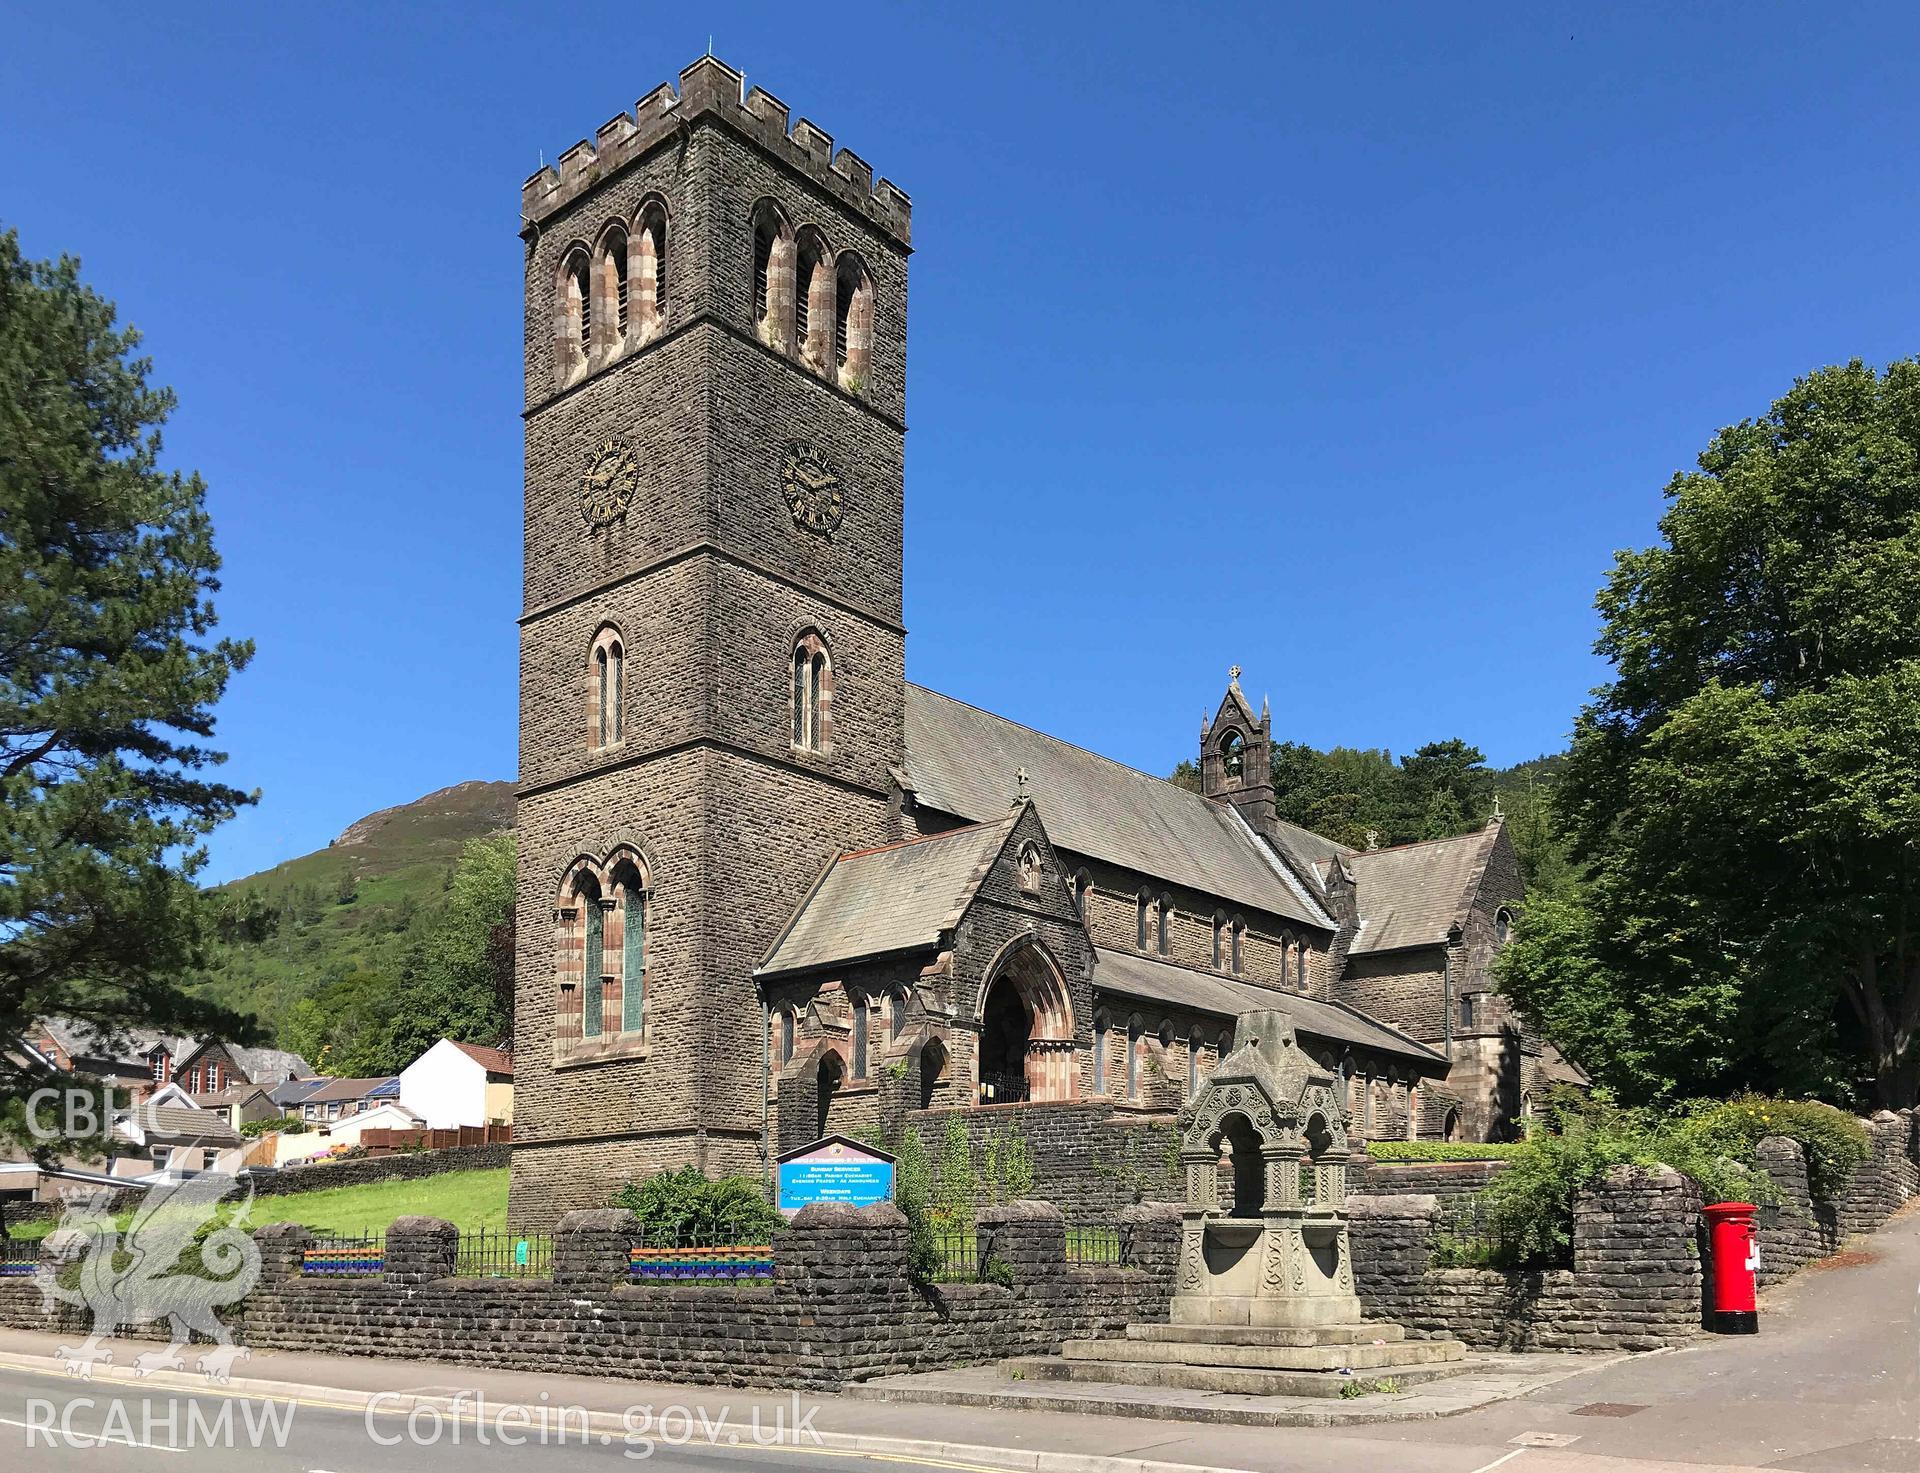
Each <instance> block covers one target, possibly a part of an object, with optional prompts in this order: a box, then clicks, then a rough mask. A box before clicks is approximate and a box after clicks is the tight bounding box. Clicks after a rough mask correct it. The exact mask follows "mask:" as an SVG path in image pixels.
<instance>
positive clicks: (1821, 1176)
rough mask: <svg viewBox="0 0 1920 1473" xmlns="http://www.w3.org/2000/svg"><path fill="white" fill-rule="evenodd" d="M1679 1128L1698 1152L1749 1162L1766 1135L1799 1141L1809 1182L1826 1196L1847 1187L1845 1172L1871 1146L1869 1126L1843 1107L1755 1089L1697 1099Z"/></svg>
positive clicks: (1816, 1193) (1864, 1156) (1869, 1151)
mask: <svg viewBox="0 0 1920 1473" xmlns="http://www.w3.org/2000/svg"><path fill="white" fill-rule="evenodd" d="M1675 1134H1676V1136H1678V1137H1680V1138H1682V1139H1684V1140H1686V1141H1688V1142H1690V1143H1691V1145H1692V1147H1693V1149H1694V1150H1695V1151H1696V1152H1698V1153H1700V1154H1706V1155H1712V1156H1725V1157H1730V1158H1732V1159H1734V1160H1738V1161H1742V1162H1745V1163H1748V1164H1751V1163H1752V1162H1753V1160H1754V1148H1755V1147H1756V1146H1758V1145H1759V1143H1760V1142H1761V1141H1763V1140H1765V1139H1766V1138H1767V1137H1768V1136H1784V1137H1786V1138H1787V1139H1788V1140H1792V1141H1798V1142H1799V1143H1800V1148H1801V1150H1802V1151H1804V1152H1805V1153H1806V1158H1807V1183H1808V1186H1809V1187H1810V1188H1811V1190H1812V1192H1813V1195H1814V1196H1816V1197H1818V1198H1820V1199H1821V1200H1822V1201H1827V1202H1831V1201H1833V1200H1834V1199H1836V1198H1837V1197H1838V1196H1839V1195H1840V1194H1841V1192H1842V1191H1843V1190H1845V1188H1846V1184H1847V1177H1848V1176H1849V1175H1850V1174H1851V1173H1852V1172H1853V1169H1854V1168H1855V1167H1857V1166H1859V1165H1860V1164H1861V1163H1862V1162H1863V1161H1865V1160H1866V1159H1867V1157H1868V1156H1869V1155H1871V1154H1872V1152H1873V1144H1872V1141H1871V1140H1870V1139H1869V1137H1868V1135H1867V1128H1866V1127H1865V1126H1864V1125H1862V1124H1861V1123H1860V1122H1859V1121H1858V1120H1856V1119H1854V1118H1853V1117H1852V1116H1851V1115H1849V1114H1847V1113H1846V1112H1845V1111H1844V1110H1836V1109H1835V1108H1834V1107H1833V1106H1832V1105H1823V1104H1821V1103H1819V1102H1818V1101H1817V1100H1776V1099H1769V1098H1767V1097H1766V1096H1765V1095H1756V1094H1744V1095H1737V1096H1735V1097H1734V1098H1733V1099H1730V1100H1719V1101H1716V1100H1702V1101H1698V1102H1696V1103H1695V1104H1693V1105H1691V1106H1689V1107H1688V1111H1687V1114H1686V1115H1685V1117H1684V1118H1683V1119H1682V1120H1681V1121H1679V1122H1678V1123H1677V1124H1676V1126H1675ZM1702 1185H1703V1186H1704V1185H1706V1184H1705V1183H1702ZM1769 1185H1771V1184H1769ZM1775 1195H1776V1196H1777V1191H1776V1193H1775ZM1721 1200H1727V1199H1725V1198H1722V1199H1721Z"/></svg>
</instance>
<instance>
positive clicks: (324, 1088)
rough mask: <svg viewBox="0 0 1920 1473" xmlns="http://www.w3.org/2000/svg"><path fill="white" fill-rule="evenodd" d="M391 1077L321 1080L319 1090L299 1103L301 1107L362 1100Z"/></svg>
mask: <svg viewBox="0 0 1920 1473" xmlns="http://www.w3.org/2000/svg"><path fill="white" fill-rule="evenodd" d="M393 1077H394V1076H392V1075H380V1076H377V1077H374V1078H367V1079H326V1080H322V1081H321V1083H320V1088H318V1089H316V1090H315V1091H314V1092H313V1093H312V1094H309V1095H303V1096H301V1098H300V1103H301V1104H303V1105H324V1104H327V1103H329V1102H331V1101H333V1100H364V1099H366V1098H367V1097H368V1096H369V1095H371V1094H372V1093H373V1091H374V1089H375V1088H376V1087H377V1086H379V1085H382V1084H385V1083H387V1082H388V1081H389V1080H390V1079H392V1078H393Z"/></svg>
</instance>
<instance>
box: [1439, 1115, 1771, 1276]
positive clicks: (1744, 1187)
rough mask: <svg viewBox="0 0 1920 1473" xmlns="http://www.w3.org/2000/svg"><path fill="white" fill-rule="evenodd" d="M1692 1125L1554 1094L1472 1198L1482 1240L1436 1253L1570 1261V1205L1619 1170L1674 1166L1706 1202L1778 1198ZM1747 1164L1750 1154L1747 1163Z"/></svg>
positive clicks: (1498, 1262)
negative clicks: (1505, 1161)
mask: <svg viewBox="0 0 1920 1473" xmlns="http://www.w3.org/2000/svg"><path fill="white" fill-rule="evenodd" d="M1690 1124H1691V1121H1689V1120H1672V1119H1667V1118H1663V1117H1661V1116H1659V1115H1657V1114H1654V1113H1652V1112H1650V1111H1645V1110H1625V1109H1621V1108H1620V1107H1618V1106H1616V1105H1614V1104H1613V1103H1612V1102H1611V1101H1610V1100H1608V1099H1607V1098H1606V1097H1605V1096H1604V1095H1600V1094H1596V1095H1595V1096H1594V1097H1592V1098H1591V1099H1583V1098H1581V1097H1580V1096H1579V1095H1578V1094H1577V1093H1574V1092H1571V1091H1568V1092H1564V1093H1561V1094H1559V1095H1556V1096H1555V1098H1554V1099H1553V1100H1552V1101H1551V1102H1550V1104H1549V1105H1548V1107H1547V1109H1546V1110H1545V1111H1544V1112H1543V1114H1542V1115H1541V1116H1539V1117H1536V1119H1535V1121H1534V1124H1533V1127H1532V1129H1530V1130H1529V1132H1528V1135H1527V1139H1526V1140H1525V1141H1524V1142H1523V1143H1522V1148H1521V1149H1520V1150H1518V1151H1516V1152H1514V1153H1513V1154H1512V1155H1511V1156H1510V1157H1509V1158H1508V1160H1509V1162H1510V1165H1509V1166H1508V1168H1507V1169H1506V1170H1505V1171H1503V1172H1501V1173H1500V1175H1498V1176H1496V1177H1495V1178H1494V1179H1493V1180H1492V1181H1491V1182H1490V1183H1488V1184H1487V1186H1485V1187H1484V1188H1482V1189H1481V1190H1480V1191H1479V1192H1478V1193H1476V1194H1475V1203H1476V1207H1477V1210H1478V1213H1479V1214H1480V1217H1481V1221H1482V1224H1483V1226H1484V1232H1483V1234H1482V1235H1481V1236H1480V1237H1479V1240H1478V1242H1477V1243H1476V1242H1469V1241H1448V1235H1447V1234H1446V1233H1445V1232H1443V1233H1442V1234H1441V1235H1440V1239H1439V1240H1438V1241H1437V1242H1436V1250H1437V1251H1438V1252H1440V1253H1443V1254H1447V1255H1451V1256H1452V1258H1453V1261H1456V1262H1471V1261H1475V1255H1476V1253H1478V1255H1479V1261H1482V1262H1487V1263H1491V1264H1492V1265H1493V1266H1495V1267H1500V1268H1537V1267H1547V1266H1551V1265H1555V1264H1564V1263H1567V1262H1569V1261H1570V1257H1571V1254H1572V1249H1573V1203H1574V1198H1575V1197H1577V1196H1578V1195H1579V1194H1580V1193H1581V1192H1582V1191H1585V1190H1586V1189H1588V1188H1589V1187H1591V1186H1593V1185H1594V1184H1595V1183H1596V1182H1598V1181H1599V1180H1600V1178H1601V1177H1603V1176H1605V1175H1606V1173H1607V1172H1608V1171H1610V1170H1612V1169H1613V1168H1614V1167H1616V1166H1643V1167H1644V1166H1658V1165H1663V1164H1664V1165H1667V1166H1671V1167H1673V1168H1674V1169H1675V1170H1676V1171H1681V1172H1684V1173H1686V1174H1687V1175H1688V1176H1690V1177H1692V1178H1693V1179H1694V1180H1695V1181H1697V1182H1698V1183H1699V1184H1700V1188H1701V1191H1702V1192H1703V1193H1705V1194H1706V1196H1707V1197H1708V1199H1709V1200H1722V1201H1725V1200H1731V1199H1733V1198H1736V1197H1744V1198H1747V1199H1748V1200H1751V1201H1758V1202H1767V1201H1773V1200H1776V1199H1777V1197H1778V1193H1777V1192H1775V1191H1774V1189H1773V1185H1772V1183H1771V1182H1769V1181H1768V1180H1767V1178H1766V1176H1765V1175H1764V1174H1763V1173H1760V1172H1756V1171H1755V1170H1753V1168H1752V1167H1751V1165H1749V1164H1748V1160H1745V1159H1742V1158H1740V1157H1739V1156H1736V1155H1734V1154H1732V1153H1729V1152H1726V1151H1723V1150H1721V1149H1719V1147H1718V1143H1717V1142H1716V1141H1713V1140H1711V1139H1706V1138H1703V1137H1701V1136H1699V1135H1698V1134H1695V1133H1690V1132H1689V1130H1688V1128H1687V1127H1688V1126H1689V1125H1690ZM1749 1159H1750V1157H1749Z"/></svg>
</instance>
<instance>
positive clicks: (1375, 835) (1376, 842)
mask: <svg viewBox="0 0 1920 1473" xmlns="http://www.w3.org/2000/svg"><path fill="white" fill-rule="evenodd" d="M1367 847H1368V848H1369V849H1378V848H1379V847H1380V830H1378V829H1368V830H1367Z"/></svg>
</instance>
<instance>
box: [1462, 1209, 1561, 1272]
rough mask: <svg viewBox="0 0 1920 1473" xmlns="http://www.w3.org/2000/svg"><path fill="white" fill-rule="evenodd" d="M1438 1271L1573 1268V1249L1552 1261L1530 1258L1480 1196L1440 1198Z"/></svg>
mask: <svg viewBox="0 0 1920 1473" xmlns="http://www.w3.org/2000/svg"><path fill="white" fill-rule="evenodd" d="M1432 1262H1433V1265H1434V1266H1435V1267H1436V1268H1529V1269H1539V1268H1572V1267H1573V1249H1572V1247H1571V1245H1569V1246H1568V1247H1566V1248H1565V1250H1564V1251H1563V1252H1562V1253H1560V1254H1559V1255H1557V1256H1555V1257H1554V1258H1552V1259H1542V1258H1541V1257H1539V1256H1538V1255H1537V1254H1535V1255H1531V1256H1530V1255H1529V1254H1528V1253H1527V1252H1526V1250H1525V1248H1524V1246H1523V1245H1522V1243H1521V1242H1520V1241H1519V1240H1518V1239H1517V1238H1516V1237H1515V1236H1514V1235H1512V1234H1510V1233H1509V1232H1508V1231H1507V1230H1506V1228H1505V1226H1504V1224H1502V1223H1501V1221H1500V1219H1499V1218H1498V1217H1496V1216H1495V1215H1494V1214H1493V1213H1491V1212H1490V1211H1488V1210H1487V1205H1486V1203H1485V1202H1484V1201H1483V1200H1482V1199H1481V1197H1480V1195H1479V1194H1478V1193H1477V1192H1466V1193H1460V1194H1457V1195H1454V1196H1448V1197H1443V1198H1441V1201H1440V1209H1439V1212H1438V1213H1437V1214H1436V1216H1435V1218H1434V1236H1433V1247H1432Z"/></svg>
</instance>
